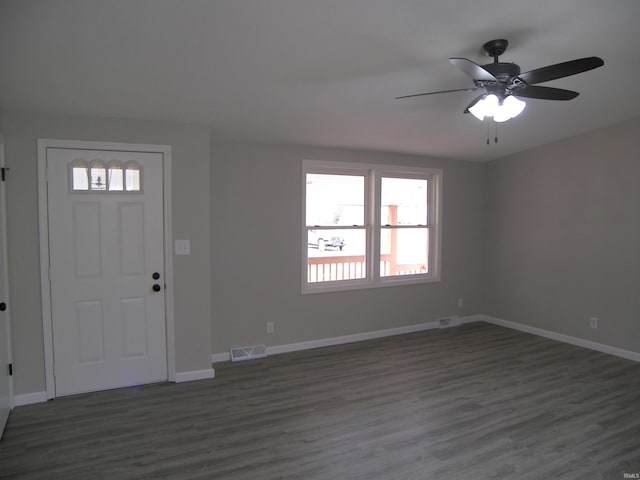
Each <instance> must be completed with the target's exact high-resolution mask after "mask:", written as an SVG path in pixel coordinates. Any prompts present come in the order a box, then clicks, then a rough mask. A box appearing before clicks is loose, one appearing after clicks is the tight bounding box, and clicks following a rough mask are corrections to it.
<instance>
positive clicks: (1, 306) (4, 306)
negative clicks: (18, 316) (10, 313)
mask: <svg viewBox="0 0 640 480" xmlns="http://www.w3.org/2000/svg"><path fill="white" fill-rule="evenodd" d="M6 309H7V304H6V303H4V302H2V303H0V312H4V311H5V310H6Z"/></svg>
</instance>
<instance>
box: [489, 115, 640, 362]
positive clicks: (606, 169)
mask: <svg viewBox="0 0 640 480" xmlns="http://www.w3.org/2000/svg"><path fill="white" fill-rule="evenodd" d="M486 212H487V217H486V218H487V225H486V232H487V242H486V255H485V260H486V274H485V276H484V277H485V279H486V282H487V285H486V293H487V303H486V305H487V310H486V312H485V313H487V314H490V315H492V316H495V317H498V318H501V319H504V320H510V321H513V322H519V323H523V324H526V325H530V326H534V327H539V328H543V329H547V330H551V331H554V332H558V333H562V334H567V335H571V336H574V337H579V338H582V339H586V340H592V341H596V342H599V343H603V344H606V345H610V346H614V347H618V348H623V349H627V350H631V351H635V352H640V118H636V119H634V120H630V121H628V122H624V123H621V124H618V125H613V126H611V127H607V128H603V129H601V130H597V131H594V132H591V133H589V134H586V135H581V136H579V137H575V138H572V139H569V140H566V141H562V142H557V143H554V144H550V145H547V146H544V147H541V148H536V149H533V150H529V151H526V152H524V153H520V154H518V155H514V156H512V157H508V158H504V159H501V160H496V161H492V162H490V163H489V164H488V165H487V210H486ZM590 317H597V318H598V319H599V326H598V329H597V330H593V329H591V328H589V319H590Z"/></svg>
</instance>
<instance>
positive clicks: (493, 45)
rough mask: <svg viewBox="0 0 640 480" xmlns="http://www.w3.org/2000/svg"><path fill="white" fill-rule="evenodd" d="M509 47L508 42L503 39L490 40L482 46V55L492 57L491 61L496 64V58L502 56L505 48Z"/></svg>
mask: <svg viewBox="0 0 640 480" xmlns="http://www.w3.org/2000/svg"><path fill="white" fill-rule="evenodd" d="M508 46H509V41H508V40H506V39H504V38H498V39H496V40H490V41H488V42H487V43H485V44H484V45H483V46H482V49H483V50H484V53H486V54H487V55H489V56H490V57H493V61H494V62H495V63H498V57H499V56H500V55H502V54H503V53H504V52H505V50H506V49H507V47H508Z"/></svg>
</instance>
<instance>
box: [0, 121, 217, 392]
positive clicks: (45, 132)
mask: <svg viewBox="0 0 640 480" xmlns="http://www.w3.org/2000/svg"><path fill="white" fill-rule="evenodd" d="M0 131H1V132H2V133H4V135H5V141H6V158H7V164H8V166H9V167H10V169H11V170H10V179H9V181H8V184H7V197H8V198H7V204H8V205H7V206H8V212H7V217H8V219H7V220H8V237H9V238H8V247H9V269H10V277H9V281H10V286H11V325H12V337H13V338H12V342H13V356H14V358H13V360H14V362H13V363H14V365H15V377H14V378H15V393H16V394H18V395H19V394H24V393H31V392H40V391H44V389H45V373H44V353H43V333H42V314H41V296H40V280H39V278H40V263H39V262H40V260H39V240H38V238H39V237H38V235H39V233H38V190H37V189H38V176H37V147H36V141H37V139H38V138H61V139H69V140H94V141H109V142H128V143H147V144H163V145H171V146H172V149H173V170H172V194H173V197H172V202H173V203H172V213H173V236H174V238H177V239H183V238H189V239H191V256H180V257H174V304H175V305H174V306H175V308H174V312H175V340H176V345H175V348H176V369H177V371H178V372H186V371H194V370H202V369H206V368H209V367H210V362H211V342H210V338H211V300H210V292H211V286H210V280H211V278H210V274H209V265H210V252H211V249H210V238H209V231H210V229H209V219H210V213H209V208H210V197H209V129H208V127H203V126H194V125H181V124H170V123H161V122H147V121H132V120H122V119H108V118H96V117H81V116H68V115H50V114H40V113H28V112H13V111H6V110H5V111H2V112H1V113H0Z"/></svg>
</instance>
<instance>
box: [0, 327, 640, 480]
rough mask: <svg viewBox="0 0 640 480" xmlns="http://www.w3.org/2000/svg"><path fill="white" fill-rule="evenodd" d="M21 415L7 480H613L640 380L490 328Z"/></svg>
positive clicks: (582, 353) (599, 361)
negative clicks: (146, 479)
mask: <svg viewBox="0 0 640 480" xmlns="http://www.w3.org/2000/svg"><path fill="white" fill-rule="evenodd" d="M216 374H217V378H216V379H214V380H206V381H199V382H192V383H185V384H164V385H153V386H146V387H139V388H130V389H122V390H114V391H110V392H102V393H95V394H90V395H82V396H77V397H72V398H64V399H58V400H55V401H51V402H48V403H44V404H37V405H31V406H25V407H19V408H16V409H15V410H14V411H13V412H12V413H11V416H10V419H9V423H8V426H7V430H6V432H5V436H4V438H3V440H2V444H1V450H0V478H2V479H9V478H10V479H48V480H51V479H65V480H71V479H83V480H84V479H96V478H97V479H115V480H126V479H141V478H149V479H225V480H240V479H242V480H247V479H251V480H270V479H301V480H315V479H323V480H324V479H326V480H338V479H354V480H355V479H367V480H391V479H403V480H405V479H406V480H413V479H415V480H425V479H429V480H431V479H433V480H436V479H447V480H451V479H474V480H483V479H517V480H529V479H535V480H550V479H558V480H560V479H566V480H569V479H575V480H578V479H579V480H594V479H603V478H604V479H615V480H619V479H620V480H622V479H623V478H625V477H624V474H625V473H627V474H636V473H640V365H639V364H637V363H634V362H631V361H627V360H624V359H620V358H617V357H613V356H610V355H605V354H601V353H597V352H593V351H589V350H585V349H582V348H578V347H574V346H570V345H565V344H562V343H558V342H554V341H551V340H548V339H544V338H540V337H536V336H532V335H528V334H524V333H520V332H516V331H512V330H508V329H504V328H501V327H497V326H493V325H487V324H481V323H478V324H469V325H464V326H462V327H459V328H455V329H449V330H438V331H429V332H421V333H415V334H409V335H402V336H397V337H391V338H386V339H380V340H373V341H367V342H361V343H358V344H350V345H342V346H337V347H328V348H321V349H316V350H308V351H304V352H296V353H291V354H284V355H277V356H272V357H269V358H266V359H262V360H255V361H251V362H244V363H235V364H230V363H229V364H218V365H216Z"/></svg>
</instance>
